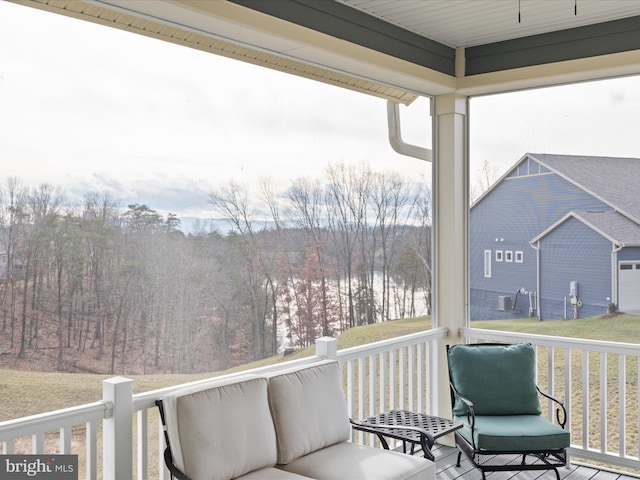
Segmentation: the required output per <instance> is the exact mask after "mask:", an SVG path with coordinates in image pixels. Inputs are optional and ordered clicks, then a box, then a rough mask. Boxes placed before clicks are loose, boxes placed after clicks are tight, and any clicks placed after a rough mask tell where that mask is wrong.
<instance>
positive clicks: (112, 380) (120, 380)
mask: <svg viewBox="0 0 640 480" xmlns="http://www.w3.org/2000/svg"><path fill="white" fill-rule="evenodd" d="M131 382H133V380H132V379H130V378H125V377H111V378H107V379H105V380H103V381H102V383H109V384H112V385H118V384H120V383H131Z"/></svg>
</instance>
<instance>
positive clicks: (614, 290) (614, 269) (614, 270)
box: [607, 243, 624, 312]
mask: <svg viewBox="0 0 640 480" xmlns="http://www.w3.org/2000/svg"><path fill="white" fill-rule="evenodd" d="M623 247H624V243H620V245H618V246H616V244H615V243H614V244H613V250H611V302H613V303H615V304H616V308H617V309H620V305H619V304H618V252H619V251H620V250H622V248H623ZM608 311H609V305H607V312H608Z"/></svg>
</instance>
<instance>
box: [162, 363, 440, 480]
mask: <svg viewBox="0 0 640 480" xmlns="http://www.w3.org/2000/svg"><path fill="white" fill-rule="evenodd" d="M157 403H158V406H159V407H160V409H161V413H162V414H163V416H164V422H165V425H166V430H165V433H166V439H167V443H168V448H167V450H166V452H165V460H166V462H167V465H168V466H169V468H170V470H171V471H172V474H173V475H174V476H175V477H176V478H178V479H191V480H231V479H234V478H241V479H243V480H255V479H260V480H270V479H274V480H275V479H277V480H303V479H317V480H338V479H340V480H404V479H407V480H409V479H410V480H413V479H424V480H435V477H436V474H435V464H434V463H433V462H431V461H430V460H427V459H425V458H421V457H417V456H412V455H406V454H403V453H400V452H395V451H389V450H384V449H382V448H376V447H373V446H365V445H358V444H355V443H351V442H350V441H349V439H350V434H351V425H350V422H349V416H348V412H347V405H346V401H345V398H344V393H343V387H342V379H341V372H340V368H339V364H338V362H336V361H331V360H326V361H319V362H316V363H313V364H311V365H308V366H303V367H298V368H292V369H289V370H286V371H283V372H279V373H276V374H273V375H269V376H257V375H244V376H242V377H240V378H238V377H236V378H234V379H231V380H229V379H226V380H219V381H216V380H214V381H212V382H210V383H206V384H204V385H198V386H195V387H185V388H184V389H181V390H178V391H176V392H174V393H172V394H170V395H167V396H165V397H163V398H162V399H159V401H158V402H157Z"/></svg>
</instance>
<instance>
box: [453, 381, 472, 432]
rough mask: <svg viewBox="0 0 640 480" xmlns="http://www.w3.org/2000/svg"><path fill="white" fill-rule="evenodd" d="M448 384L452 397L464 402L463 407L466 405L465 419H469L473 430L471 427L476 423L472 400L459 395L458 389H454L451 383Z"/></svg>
mask: <svg viewBox="0 0 640 480" xmlns="http://www.w3.org/2000/svg"><path fill="white" fill-rule="evenodd" d="M449 385H450V387H451V393H452V394H453V399H454V400H455V399H458V400H460V401H461V402H462V403H464V405H465V407H467V420H468V421H469V423H470V426H471V429H472V430H473V427H474V425H475V423H476V413H475V411H474V410H473V402H472V401H471V400H469V399H468V398H466V397H463V396H462V395H460V393H458V391H457V390H456V387H454V386H453V383H449ZM454 403H455V402H454Z"/></svg>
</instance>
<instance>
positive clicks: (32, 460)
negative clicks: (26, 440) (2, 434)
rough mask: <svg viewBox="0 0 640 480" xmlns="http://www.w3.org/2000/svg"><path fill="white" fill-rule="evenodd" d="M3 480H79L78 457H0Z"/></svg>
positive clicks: (0, 472) (0, 475)
mask: <svg viewBox="0 0 640 480" xmlns="http://www.w3.org/2000/svg"><path fill="white" fill-rule="evenodd" d="M0 479H2V480H31V479H35V480H78V455H0Z"/></svg>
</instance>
